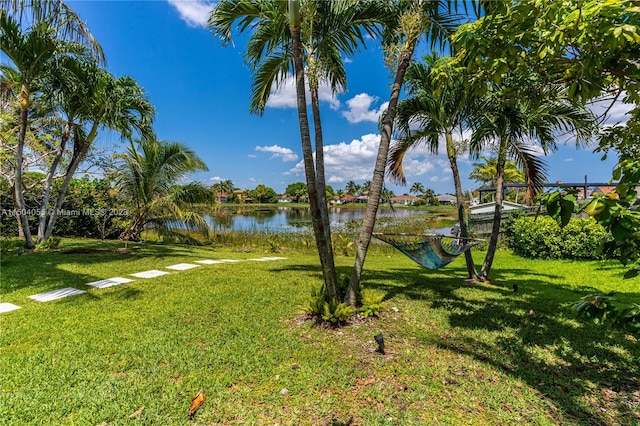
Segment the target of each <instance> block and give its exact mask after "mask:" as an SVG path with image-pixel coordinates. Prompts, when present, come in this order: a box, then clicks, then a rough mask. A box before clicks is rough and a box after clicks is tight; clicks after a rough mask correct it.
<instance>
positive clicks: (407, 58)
mask: <svg viewBox="0 0 640 426" xmlns="http://www.w3.org/2000/svg"><path fill="white" fill-rule="evenodd" d="M451 3H455V4H457V2H451V1H444V0H437V1H428V0H415V1H410V2H407V1H402V0H397V1H393V2H390V3H389V4H390V10H389V20H388V21H387V23H386V28H385V33H384V37H383V42H384V43H385V45H386V46H387V48H386V53H387V60H388V62H389V64H390V65H392V68H393V71H394V73H395V77H394V81H393V83H392V85H391V94H390V96H389V106H388V107H387V111H386V114H385V116H384V119H383V122H382V128H381V132H380V133H381V135H380V145H379V146H378V154H377V157H376V163H375V167H374V171H373V178H372V179H371V191H370V194H369V201H368V203H367V211H366V213H365V216H364V218H363V223H362V229H361V231H360V236H359V238H358V248H357V251H356V259H355V262H354V266H353V271H352V273H351V279H350V281H349V288H348V289H347V295H346V297H345V300H346V302H347V303H349V304H350V305H351V306H356V303H357V300H358V292H359V289H360V278H361V276H362V269H363V267H364V261H365V258H366V256H367V250H368V249H369V244H370V242H371V234H372V233H373V227H374V225H375V222H376V214H377V212H378V206H379V205H380V196H381V193H382V190H383V186H384V173H385V169H386V167H387V156H388V153H389V145H390V143H391V137H392V134H393V123H394V121H395V117H396V106H397V105H398V100H399V99H400V92H401V90H402V85H403V83H404V77H405V73H406V71H407V68H408V67H409V65H410V63H411V61H412V59H413V54H414V52H415V49H416V46H417V45H418V41H419V40H420V39H421V38H422V37H423V36H424V37H425V38H426V39H427V40H428V41H429V42H430V43H431V44H432V45H433V46H435V45H436V44H438V43H443V42H444V40H445V38H446V37H448V36H449V35H450V34H451V33H452V31H453V29H454V28H455V26H456V23H457V18H456V17H455V16H453V15H452V14H451V13H450V12H451V10H452V8H451V6H452V4H451Z"/></svg>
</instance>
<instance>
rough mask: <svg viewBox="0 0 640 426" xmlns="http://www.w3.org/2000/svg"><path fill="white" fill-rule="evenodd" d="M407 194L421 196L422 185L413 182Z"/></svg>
mask: <svg viewBox="0 0 640 426" xmlns="http://www.w3.org/2000/svg"><path fill="white" fill-rule="evenodd" d="M409 192H410V193H411V194H416V195H418V194H423V193H424V185H422V183H420V182H415V183H414V184H413V185H411V189H409Z"/></svg>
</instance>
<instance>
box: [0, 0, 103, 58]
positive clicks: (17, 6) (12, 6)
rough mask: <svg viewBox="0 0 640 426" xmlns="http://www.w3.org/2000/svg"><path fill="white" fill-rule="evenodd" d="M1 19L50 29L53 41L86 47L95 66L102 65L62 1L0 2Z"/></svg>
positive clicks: (82, 27)
mask: <svg viewBox="0 0 640 426" xmlns="http://www.w3.org/2000/svg"><path fill="white" fill-rule="evenodd" d="M0 9H1V10H2V14H3V15H8V16H10V17H11V18H12V19H13V20H15V21H16V22H17V23H18V25H24V26H37V25H40V24H43V25H45V26H48V27H51V28H53V30H54V31H55V36H56V38H58V39H60V40H68V41H72V42H76V43H80V44H82V45H84V46H85V47H87V48H88V49H89V50H90V51H91V54H92V56H93V58H94V59H96V60H97V61H98V62H102V63H103V62H105V57H104V52H103V51H102V47H101V46H100V44H99V43H98V41H97V40H96V39H95V38H94V37H93V34H91V31H89V28H87V26H86V25H85V23H84V22H83V21H82V19H80V17H79V16H78V15H77V14H76V12H75V11H74V10H73V9H71V8H70V7H69V6H68V5H67V4H66V3H65V2H64V1H62V0H0Z"/></svg>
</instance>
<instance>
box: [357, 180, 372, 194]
mask: <svg viewBox="0 0 640 426" xmlns="http://www.w3.org/2000/svg"><path fill="white" fill-rule="evenodd" d="M369 191H371V181H370V180H365V181H364V182H362V185H361V186H360V191H359V192H360V195H365V194H368V193H369Z"/></svg>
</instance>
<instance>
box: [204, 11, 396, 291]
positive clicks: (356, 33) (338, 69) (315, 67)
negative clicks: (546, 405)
mask: <svg viewBox="0 0 640 426" xmlns="http://www.w3.org/2000/svg"><path fill="white" fill-rule="evenodd" d="M285 5H286V3H285V2H282V1H269V0H265V1H257V2H248V1H238V0H227V1H223V2H221V3H219V5H218V6H217V7H216V9H215V10H214V12H213V13H212V16H211V19H210V24H211V27H212V28H213V29H214V31H215V32H216V34H218V35H220V36H221V37H222V38H223V40H225V41H229V40H230V39H231V30H232V27H233V23H234V22H236V21H238V22H239V24H238V27H239V28H240V30H241V31H242V30H245V29H247V28H253V30H254V31H253V34H252V36H251V38H250V40H249V44H248V46H247V55H246V56H247V59H248V62H249V64H250V65H251V66H252V68H253V70H254V75H255V79H254V82H253V88H252V101H251V107H250V110H251V111H252V112H255V113H258V114H262V113H263V112H264V108H265V107H266V104H267V100H268V97H269V96H270V94H271V90H272V88H273V87H274V86H275V87H278V86H279V85H280V84H281V83H282V82H283V81H284V80H285V78H286V77H287V76H289V75H290V74H291V73H295V77H296V91H297V93H298V97H299V99H298V100H299V101H300V100H303V99H302V98H303V97H304V98H305V99H304V101H305V103H304V104H299V105H298V109H299V125H300V130H301V138H302V147H303V150H302V151H303V160H304V164H305V175H306V179H307V186H308V191H309V201H310V205H311V214H312V218H313V217H314V215H316V214H317V215H318V220H314V221H313V222H314V233H315V234H316V243H317V245H318V252H319V255H320V261H321V264H322V267H323V275H324V279H325V284H326V290H327V298H335V297H338V296H339V293H340V292H339V288H338V285H337V280H336V278H335V266H334V263H333V253H332V244H331V231H330V226H329V215H328V210H327V207H326V206H327V198H326V190H325V187H326V183H325V172H324V148H323V137H322V125H321V119H320V108H319V96H318V90H319V86H320V83H321V82H323V81H328V82H329V84H330V86H331V88H332V90H333V91H334V92H338V91H342V90H343V89H344V87H345V86H346V72H345V69H344V66H343V62H342V55H346V56H349V55H352V54H353V53H354V51H355V50H356V48H357V46H358V45H362V44H364V37H363V36H364V34H363V30H364V31H366V32H368V33H369V34H373V33H374V31H375V29H376V27H375V26H374V24H375V20H374V19H375V17H376V16H377V17H384V16H386V14H385V13H384V7H382V3H379V2H364V3H360V2H357V1H355V0H349V1H341V2H314V1H306V2H301V3H299V2H297V1H291V2H289V9H288V12H289V14H288V18H287V13H286V12H287V10H286V9H285ZM300 9H301V10H302V14H301V13H299V10H300ZM300 15H304V16H305V19H304V20H302V19H300V20H299V19H298V18H299V17H300ZM287 19H288V20H287ZM254 21H256V24H255V26H253V25H251V23H252V22H254ZM287 24H288V25H287ZM298 48H299V51H297V50H296V49H298ZM298 55H299V56H300V58H298V57H297V56H298ZM298 59H300V63H298V62H297V61H298ZM305 65H306V68H305ZM305 75H306V76H307V77H308V85H309V89H310V94H311V108H312V114H313V120H314V136H315V152H316V158H315V163H314V160H313V150H311V151H309V150H308V148H309V147H310V146H311V142H310V141H311V136H310V131H309V129H308V119H307V117H306V115H307V114H306V97H305V96H304V95H305V94H304V86H305V79H304V76H305ZM299 79H301V81H298V80H299ZM300 91H301V92H300ZM302 108H304V109H305V112H304V114H302V113H301V111H300V110H301V109H302ZM303 120H307V121H306V122H305V123H303ZM307 134H309V136H308V137H309V141H308V142H307V141H306V140H305V138H306V137H307ZM307 143H308V145H307ZM316 205H317V208H316ZM316 225H317V226H316ZM321 234H322V235H321Z"/></svg>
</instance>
